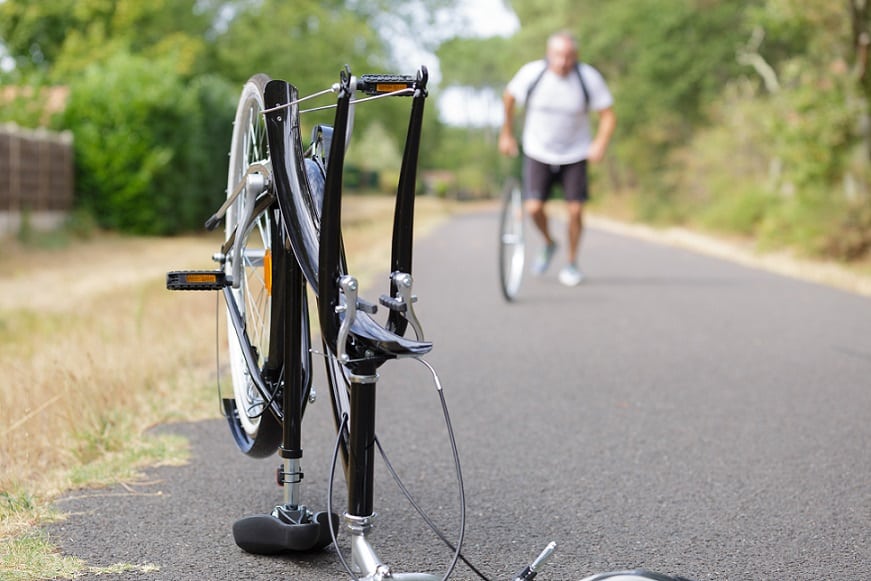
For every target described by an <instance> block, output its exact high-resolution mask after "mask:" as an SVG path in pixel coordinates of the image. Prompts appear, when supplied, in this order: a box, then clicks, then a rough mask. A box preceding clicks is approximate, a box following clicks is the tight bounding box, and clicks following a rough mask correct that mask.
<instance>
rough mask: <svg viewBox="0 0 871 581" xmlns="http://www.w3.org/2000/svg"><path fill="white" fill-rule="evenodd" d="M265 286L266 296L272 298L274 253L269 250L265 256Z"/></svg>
mask: <svg viewBox="0 0 871 581" xmlns="http://www.w3.org/2000/svg"><path fill="white" fill-rule="evenodd" d="M263 284H264V285H265V286H266V294H268V295H269V296H272V251H271V250H269V249H268V248H267V249H266V254H264V255H263Z"/></svg>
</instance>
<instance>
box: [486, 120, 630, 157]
mask: <svg viewBox="0 0 871 581" xmlns="http://www.w3.org/2000/svg"><path fill="white" fill-rule="evenodd" d="M616 127H617V115H616V114H615V113H614V108H613V107H608V108H607V109H602V110H601V111H599V127H598V129H597V130H596V137H595V139H593V143H591V144H590V149H589V151H588V152H587V159H588V160H590V161H591V162H593V163H598V162H600V161H602V159H603V158H604V157H605V151H606V150H607V149H608V143H609V142H610V141H611V135H613V134H614V129H615V128H616ZM500 145H501V138H500Z"/></svg>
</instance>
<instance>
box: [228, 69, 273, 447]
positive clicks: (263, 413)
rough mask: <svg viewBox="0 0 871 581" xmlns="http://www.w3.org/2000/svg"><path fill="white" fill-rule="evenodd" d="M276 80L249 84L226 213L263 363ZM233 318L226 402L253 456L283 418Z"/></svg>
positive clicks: (244, 308) (238, 303) (241, 301)
mask: <svg viewBox="0 0 871 581" xmlns="http://www.w3.org/2000/svg"><path fill="white" fill-rule="evenodd" d="M269 80H270V79H269V77H268V76H266V75H263V74H259V75H255V76H253V77H251V79H249V80H248V82H247V83H245V86H244V88H243V89H242V96H241V97H240V99H239V106H238V108H237V110H236V118H235V121H234V124H233V138H232V141H231V143H230V168H229V171H228V175H227V195H228V196H231V195H233V193H234V192H236V191H237V190H238V189H239V187H240V185H242V187H243V188H244V189H243V190H242V192H241V193H240V194H239V195H238V196H237V197H236V199H235V201H234V202H233V204H232V205H231V206H230V207H229V208H228V209H227V213H226V218H225V224H226V229H225V238H226V240H227V241H231V240H233V241H235V242H236V243H239V244H241V248H242V251H241V253H239V254H238V258H237V257H236V255H234V252H233V251H232V250H228V251H227V253H226V261H225V263H224V268H225V271H226V273H227V275H228V276H231V277H234V285H233V288H232V290H231V292H230V295H231V297H232V299H231V300H232V301H233V302H234V303H235V307H236V309H238V311H239V314H240V315H241V317H242V321H243V324H244V329H245V333H246V335H247V337H248V341H249V343H250V346H251V351H252V353H253V355H254V357H255V358H256V360H257V364H258V367H259V370H263V369H265V368H266V366H267V364H268V361H267V358H268V357H269V354H270V339H271V337H272V324H273V301H272V280H273V276H272V274H273V273H272V262H273V245H280V241H279V237H280V232H279V231H278V228H277V227H276V223H275V219H274V217H273V214H272V211H273V210H272V208H273V205H272V204H268V203H266V204H264V199H265V197H266V196H268V195H269V193H268V192H267V191H266V184H267V183H268V181H269V179H268V178H269V176H267V175H263V173H264V172H265V171H268V170H267V168H269V167H270V166H271V165H270V161H271V160H270V156H269V144H268V141H267V138H266V125H265V121H264V118H263V115H262V111H263V109H264V100H263V92H264V89H265V87H266V83H268V82H269ZM237 282H238V284H236V283H237ZM229 319H230V318H229V317H228V332H227V339H228V352H229V360H230V374H231V379H232V383H233V399H225V400H224V410H225V412H226V415H227V420H228V422H229V423H230V431H231V432H232V433H233V437H234V439H235V440H236V444H237V445H238V446H239V448H240V449H241V450H242V451H243V452H245V453H246V454H249V455H251V456H256V457H266V456H269V455H271V454H273V453H274V452H275V451H276V450H277V449H278V446H279V444H280V443H281V424H280V422H279V421H278V420H277V419H276V418H275V416H274V415H273V414H272V413H271V412H270V411H269V409H268V407H269V405H270V404H271V403H272V402H271V400H272V399H273V397H270V398H269V399H268V400H267V399H266V398H264V396H263V394H261V393H260V391H259V390H258V389H257V387H256V386H255V384H254V381H253V379H252V377H251V370H250V369H249V368H248V364H247V361H246V358H245V355H244V352H243V349H246V348H247V346H246V345H244V344H243V343H242V342H241V341H240V340H239V338H238V335H237V333H236V330H235V328H234V327H233V323H232V321H230V320H229ZM275 324H279V322H278V321H275ZM273 363H274V362H273ZM273 395H277V394H273Z"/></svg>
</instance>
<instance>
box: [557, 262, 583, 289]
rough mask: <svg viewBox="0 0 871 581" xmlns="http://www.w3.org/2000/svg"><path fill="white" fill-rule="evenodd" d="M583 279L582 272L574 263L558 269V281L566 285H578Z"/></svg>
mask: <svg viewBox="0 0 871 581" xmlns="http://www.w3.org/2000/svg"><path fill="white" fill-rule="evenodd" d="M582 280H584V273H583V272H581V271H580V270H579V269H578V267H577V266H575V265H574V264H569V265H568V266H565V267H563V269H562V270H561V271H559V281H560V282H561V283H563V284H564V285H566V286H578V285H579V284H581V281H582Z"/></svg>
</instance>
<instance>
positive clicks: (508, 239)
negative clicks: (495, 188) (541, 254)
mask: <svg viewBox="0 0 871 581" xmlns="http://www.w3.org/2000/svg"><path fill="white" fill-rule="evenodd" d="M525 262H526V239H525V236H524V216H523V194H522V191H521V189H520V184H519V183H518V182H517V180H515V179H513V178H510V179H509V180H508V181H507V182H506V183H505V188H504V191H503V193H502V213H501V216H500V221H499V281H500V283H501V285H502V295H503V296H504V297H505V300H507V301H513V300H514V298H515V297H516V296H517V293H518V291H519V290H520V285H521V283H522V282H523V267H524V263H525Z"/></svg>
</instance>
